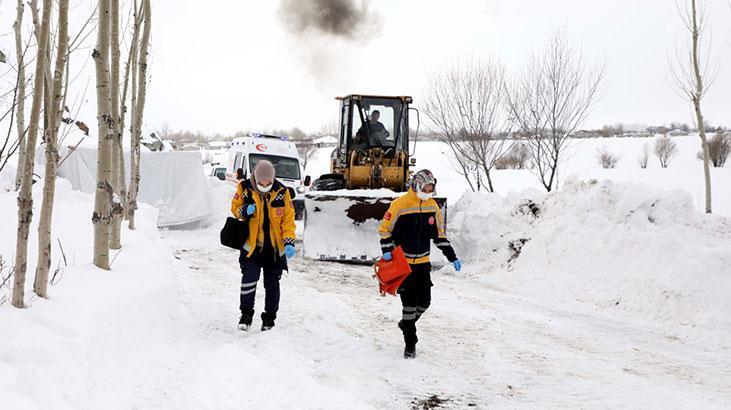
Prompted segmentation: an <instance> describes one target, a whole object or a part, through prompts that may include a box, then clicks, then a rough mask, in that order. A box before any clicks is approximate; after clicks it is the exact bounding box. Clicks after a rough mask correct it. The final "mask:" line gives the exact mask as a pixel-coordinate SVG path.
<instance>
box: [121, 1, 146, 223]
mask: <svg viewBox="0 0 731 410" xmlns="http://www.w3.org/2000/svg"><path fill="white" fill-rule="evenodd" d="M132 7H133V9H132V41H131V42H130V47H129V53H128V54H127V63H126V64H125V67H124V80H123V81H122V83H123V84H124V85H123V87H122V99H121V104H120V112H119V130H120V133H121V134H120V139H119V143H120V148H119V160H118V163H117V166H118V167H119V170H118V171H117V172H118V177H119V179H118V181H117V183H118V184H119V191H118V194H119V196H120V200H121V201H122V212H123V213H124V217H125V218H126V217H127V216H128V201H129V196H128V193H127V182H126V180H125V171H124V169H125V166H124V150H123V148H122V147H121V143H122V140H123V138H122V137H123V136H124V125H125V120H126V115H127V95H128V91H129V89H130V72H132V73H133V74H135V73H137V69H136V68H135V65H136V64H137V52H138V47H139V35H140V19H141V16H142V10H141V9H140V8H139V7H138V5H137V0H134V3H133V5H132ZM132 82H133V84H132V86H133V88H132V92H131V94H132V100H133V101H134V100H136V88H134V87H136V85H135V83H136V74H135V75H134V79H133V81H132ZM132 111H134V108H133V109H132ZM130 131H131V130H130ZM130 133H131V132H130ZM119 229H120V230H121V221H120V227H119Z"/></svg>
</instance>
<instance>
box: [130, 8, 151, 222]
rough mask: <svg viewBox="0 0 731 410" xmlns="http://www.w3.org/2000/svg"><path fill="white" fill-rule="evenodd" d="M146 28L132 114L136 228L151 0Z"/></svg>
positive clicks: (132, 194) (132, 195)
mask: <svg viewBox="0 0 731 410" xmlns="http://www.w3.org/2000/svg"><path fill="white" fill-rule="evenodd" d="M142 7H143V11H142V14H143V18H144V29H143V30H142V41H141V43H140V54H139V63H138V69H139V74H138V78H137V80H138V84H137V88H138V89H137V99H136V101H135V103H134V113H133V115H132V123H133V125H132V129H133V133H132V152H131V158H132V159H131V165H132V169H131V170H130V190H129V195H130V200H129V204H128V206H129V229H135V209H137V191H138V190H139V184H140V139H141V137H142V118H143V114H144V111H145V96H146V92H147V52H148V48H149V44H150V29H151V23H152V11H151V7H150V0H142Z"/></svg>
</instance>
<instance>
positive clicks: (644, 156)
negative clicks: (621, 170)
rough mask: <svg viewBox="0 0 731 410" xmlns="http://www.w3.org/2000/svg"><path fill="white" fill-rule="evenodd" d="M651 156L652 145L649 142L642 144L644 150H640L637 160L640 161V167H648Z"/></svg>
mask: <svg viewBox="0 0 731 410" xmlns="http://www.w3.org/2000/svg"><path fill="white" fill-rule="evenodd" d="M649 158H650V146H649V145H647V143H644V144H642V151H640V157H639V158H638V159H637V161H638V162H639V163H640V168H642V169H645V168H647V161H648V159H649Z"/></svg>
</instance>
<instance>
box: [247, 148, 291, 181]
mask: <svg viewBox="0 0 731 410" xmlns="http://www.w3.org/2000/svg"><path fill="white" fill-rule="evenodd" d="M262 159H265V160H267V161H269V162H271V163H272V164H274V169H275V171H276V177H277V178H286V179H300V165H299V161H297V159H296V158H288V157H279V156H276V155H261V154H251V155H249V166H250V169H254V167H255V166H256V163H257V162H259V161H260V160H262Z"/></svg>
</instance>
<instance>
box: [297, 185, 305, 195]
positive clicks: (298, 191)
mask: <svg viewBox="0 0 731 410" xmlns="http://www.w3.org/2000/svg"><path fill="white" fill-rule="evenodd" d="M297 193H298V194H304V193H305V186H304V185H300V186H298V187H297Z"/></svg>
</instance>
